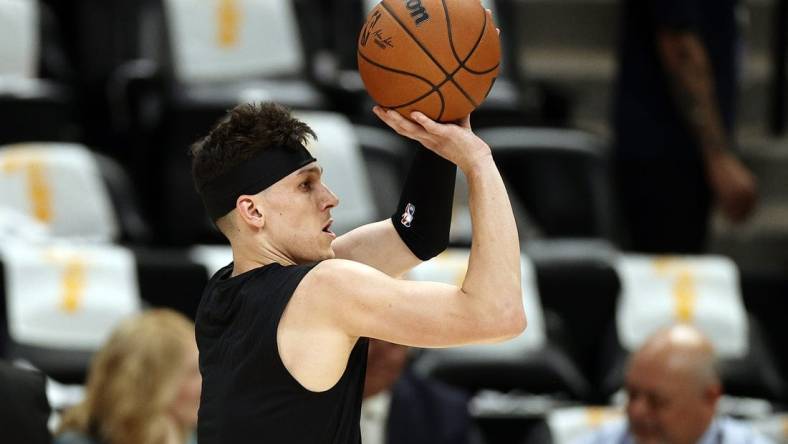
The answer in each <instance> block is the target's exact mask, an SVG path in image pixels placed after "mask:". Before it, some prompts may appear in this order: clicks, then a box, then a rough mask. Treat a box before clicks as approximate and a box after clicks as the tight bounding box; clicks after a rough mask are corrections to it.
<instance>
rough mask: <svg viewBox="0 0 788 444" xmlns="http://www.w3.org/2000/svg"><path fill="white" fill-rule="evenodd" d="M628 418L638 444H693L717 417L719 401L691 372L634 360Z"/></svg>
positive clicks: (629, 374)
mask: <svg viewBox="0 0 788 444" xmlns="http://www.w3.org/2000/svg"><path fill="white" fill-rule="evenodd" d="M626 390H627V394H628V398H629V399H628V402H627V418H628V420H629V428H630V431H631V433H632V435H633V437H634V438H635V442H636V443H638V444H684V443H687V444H692V443H695V442H697V440H698V439H699V438H700V436H701V435H702V434H703V432H704V431H705V430H706V428H707V427H708V424H709V423H710V421H711V417H712V416H713V415H714V408H715V404H716V402H715V400H714V398H713V396H711V395H709V394H708V393H706V391H705V390H704V387H702V386H701V384H699V383H698V382H697V377H696V376H694V375H692V374H688V372H687V371H678V370H676V369H670V368H668V366H667V364H666V363H665V362H658V361H655V360H653V359H637V358H636V359H634V360H633V361H632V363H631V364H630V367H629V370H628V372H627V378H626Z"/></svg>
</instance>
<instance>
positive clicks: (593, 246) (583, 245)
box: [524, 239, 621, 404]
mask: <svg viewBox="0 0 788 444" xmlns="http://www.w3.org/2000/svg"><path fill="white" fill-rule="evenodd" d="M524 251H525V253H526V254H527V255H528V257H529V258H531V260H532V261H533V263H534V267H535V269H536V276H537V283H538V288H539V296H540V300H541V303H542V307H543V309H544V313H545V318H546V319H547V320H548V321H549V322H548V328H549V327H550V325H551V324H558V325H559V326H560V327H561V331H562V335H560V336H559V335H554V336H556V340H558V341H559V342H560V343H562V344H564V348H565V349H566V350H567V352H568V353H569V356H570V357H571V358H572V360H573V362H575V363H576V365H577V366H578V368H580V370H581V371H582V373H583V374H584V375H585V378H586V379H587V380H588V381H590V383H591V385H592V387H593V393H591V398H590V399H589V402H592V403H600V404H601V403H606V402H607V401H608V399H607V394H603V393H600V391H599V384H598V381H600V380H601V378H602V375H601V374H600V366H601V364H602V363H601V359H602V358H603V357H601V356H600V350H602V348H603V345H604V336H603V335H602V334H601V332H604V331H605V329H606V328H607V326H609V325H610V324H611V323H612V322H613V320H614V316H615V307H616V301H617V300H618V295H619V291H620V288H621V283H620V281H619V278H618V275H617V274H616V270H615V267H614V264H615V257H616V251H615V249H614V248H613V247H612V245H610V244H609V243H607V242H605V241H602V240H598V239H596V240H594V239H586V240H584V239H543V240H534V241H529V242H527V243H526V244H525V245H524Z"/></svg>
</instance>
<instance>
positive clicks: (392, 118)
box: [373, 106, 435, 145]
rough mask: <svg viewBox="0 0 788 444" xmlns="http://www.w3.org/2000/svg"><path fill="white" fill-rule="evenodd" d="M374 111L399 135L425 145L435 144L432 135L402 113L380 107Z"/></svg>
mask: <svg viewBox="0 0 788 444" xmlns="http://www.w3.org/2000/svg"><path fill="white" fill-rule="evenodd" d="M373 111H374V112H375V114H376V115H377V116H378V117H379V118H380V120H382V121H383V122H384V123H386V125H388V126H390V127H391V129H393V130H394V131H396V132H397V134H399V135H401V136H405V137H407V138H410V139H413V140H416V141H418V142H420V143H422V144H424V145H427V144H430V145H432V144H434V143H435V140H434V137H433V136H432V135H431V134H430V133H428V132H427V131H426V130H425V129H424V128H422V127H421V126H419V125H417V124H415V123H413V122H411V121H409V120H408V119H406V118H404V117H403V116H402V115H400V113H398V112H396V111H394V110H387V109H385V108H382V107H379V106H376V107H375V108H373Z"/></svg>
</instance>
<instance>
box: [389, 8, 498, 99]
mask: <svg viewBox="0 0 788 444" xmlns="http://www.w3.org/2000/svg"><path fill="white" fill-rule="evenodd" d="M380 5H381V6H383V8H384V9H385V10H386V12H388V14H389V15H390V16H391V18H393V19H394V21H395V22H397V24H398V25H399V26H400V27H401V28H402V30H403V31H405V33H407V34H408V36H410V38H411V39H412V40H413V42H414V43H416V45H418V47H419V48H421V50H422V51H423V52H424V54H426V55H427V57H429V58H430V60H432V62H433V63H435V66H437V67H438V69H440V70H441V72H443V75H445V76H446V78H447V79H448V80H449V81H451V82H452V83H453V84H454V86H456V87H457V89H458V90H459V91H460V92H461V93H462V95H463V96H465V98H466V99H468V101H469V102H471V104H472V105H473V106H474V108H476V107H478V106H479V105H478V104H477V103H476V101H475V100H473V98H472V97H471V96H470V95H469V94H468V92H467V91H465V89H464V88H463V87H462V85H460V84H459V83H457V81H456V80H454V77H453V74H449V73H448V72H447V71H446V69H445V68H444V67H443V65H441V64H440V63H438V61H437V60H436V59H435V57H434V56H433V55H432V54H431V53H430V52H429V51H427V48H425V47H424V45H423V44H422V43H421V41H420V40H419V39H417V38H416V36H415V35H413V33H412V32H411V31H410V29H408V27H407V26H405V24H404V23H402V21H401V20H400V18H399V17H398V16H397V15H396V14H394V12H393V11H391V10H390V9H389V8H390V6H389V5H387V4H386V2H385V1H382V2H380ZM485 19H486V18H485ZM444 83H445V82H444Z"/></svg>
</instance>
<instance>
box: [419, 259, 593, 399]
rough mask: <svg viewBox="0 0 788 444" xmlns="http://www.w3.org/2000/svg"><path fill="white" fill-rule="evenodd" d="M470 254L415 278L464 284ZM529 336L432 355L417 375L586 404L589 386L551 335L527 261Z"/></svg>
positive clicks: (426, 266) (425, 268) (431, 265)
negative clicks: (552, 341) (578, 401)
mask: <svg viewBox="0 0 788 444" xmlns="http://www.w3.org/2000/svg"><path fill="white" fill-rule="evenodd" d="M468 257H469V251H468V250H465V249H453V250H449V251H447V252H445V253H443V254H441V255H439V256H438V257H436V258H435V259H432V260H431V261H428V262H425V263H423V264H421V265H419V266H418V267H416V268H414V269H413V270H412V271H411V272H410V274H409V278H411V279H415V280H429V281H436V282H446V283H451V284H461V283H462V280H463V279H464V277H465V273H466V267H467V263H468ZM521 264H522V266H521V267H522V268H521V271H522V282H523V304H524V305H525V310H526V314H527V316H528V328H527V330H526V332H525V333H524V334H522V335H520V336H518V337H517V338H514V339H512V340H509V341H506V342H503V343H499V344H493V345H486V346H464V347H459V348H446V349H427V350H424V352H423V353H422V354H421V356H420V357H419V358H418V360H417V361H416V363H415V364H414V365H415V368H416V369H417V371H419V372H421V373H423V374H426V375H430V376H434V377H436V378H438V379H441V380H443V381H445V382H448V383H450V384H454V385H457V386H461V387H463V388H465V389H468V390H470V391H478V390H481V389H492V390H497V391H503V392H508V391H512V390H516V391H520V392H527V393H536V394H550V395H557V396H563V397H569V398H573V399H586V398H587V397H588V394H589V390H590V389H589V387H588V383H587V382H586V380H585V378H584V377H583V376H582V374H581V373H580V372H579V371H578V370H577V368H576V367H575V366H574V364H573V363H572V361H571V360H570V359H569V358H568V357H567V356H566V355H565V354H564V353H563V350H561V348H560V347H558V346H556V344H554V343H551V341H550V338H549V337H548V335H547V332H546V329H545V320H544V317H543V315H542V309H541V303H540V299H539V294H538V292H537V287H536V281H535V274H534V270H533V265H532V264H531V261H530V260H529V259H528V258H527V257H526V256H523V258H522V261H521Z"/></svg>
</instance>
